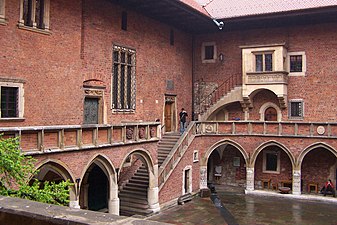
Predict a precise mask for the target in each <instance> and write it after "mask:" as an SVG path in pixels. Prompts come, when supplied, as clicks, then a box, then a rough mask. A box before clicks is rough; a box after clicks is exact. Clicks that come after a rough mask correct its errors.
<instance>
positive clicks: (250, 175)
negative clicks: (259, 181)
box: [246, 166, 254, 191]
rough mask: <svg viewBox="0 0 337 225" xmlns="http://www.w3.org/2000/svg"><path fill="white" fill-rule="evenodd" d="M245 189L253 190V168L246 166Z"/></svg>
mask: <svg viewBox="0 0 337 225" xmlns="http://www.w3.org/2000/svg"><path fill="white" fill-rule="evenodd" d="M246 184H247V186H246V190H247V191H254V168H250V167H248V166H247V167H246Z"/></svg>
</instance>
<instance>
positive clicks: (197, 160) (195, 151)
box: [193, 150, 199, 163]
mask: <svg viewBox="0 0 337 225" xmlns="http://www.w3.org/2000/svg"><path fill="white" fill-rule="evenodd" d="M193 162H194V163H195V162H199V151H198V150H194V151H193Z"/></svg>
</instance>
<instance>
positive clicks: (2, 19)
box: [0, 0, 7, 25]
mask: <svg viewBox="0 0 337 225" xmlns="http://www.w3.org/2000/svg"><path fill="white" fill-rule="evenodd" d="M0 24H2V25H6V24H7V21H6V0H0Z"/></svg>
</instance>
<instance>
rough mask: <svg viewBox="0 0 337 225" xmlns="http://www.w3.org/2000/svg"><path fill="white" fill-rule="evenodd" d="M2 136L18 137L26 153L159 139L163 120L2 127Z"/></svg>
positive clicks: (90, 147)
mask: <svg viewBox="0 0 337 225" xmlns="http://www.w3.org/2000/svg"><path fill="white" fill-rule="evenodd" d="M0 134H3V138H9V137H18V138H19V140H20V148H21V150H22V152H24V153H25V154H26V155H35V154H47V153H53V152H60V151H74V150H84V149H97V148H103V147H112V146H120V145H127V144H137V143H144V142H153V141H158V140H159V138H160V135H161V132H160V124H159V123H155V122H148V123H145V122H141V123H126V124H119V125H97V124H95V125H64V126H63V125H62V126H29V127H2V128H0Z"/></svg>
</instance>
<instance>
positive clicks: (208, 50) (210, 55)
mask: <svg viewBox="0 0 337 225" xmlns="http://www.w3.org/2000/svg"><path fill="white" fill-rule="evenodd" d="M205 59H214V46H213V45H211V46H205Z"/></svg>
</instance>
